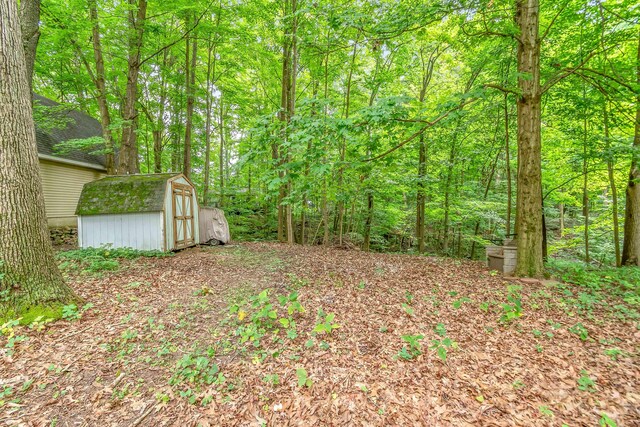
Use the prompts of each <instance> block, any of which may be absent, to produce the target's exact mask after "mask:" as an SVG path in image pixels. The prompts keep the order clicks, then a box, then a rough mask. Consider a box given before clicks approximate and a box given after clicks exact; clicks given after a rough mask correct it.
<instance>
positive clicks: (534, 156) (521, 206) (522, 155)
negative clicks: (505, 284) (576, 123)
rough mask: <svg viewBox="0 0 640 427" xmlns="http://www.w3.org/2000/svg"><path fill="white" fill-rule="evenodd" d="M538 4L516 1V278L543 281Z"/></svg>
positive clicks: (534, 1) (529, 0)
mask: <svg viewBox="0 0 640 427" xmlns="http://www.w3.org/2000/svg"><path fill="white" fill-rule="evenodd" d="M538 13H539V0H517V3H516V16H515V21H516V25H517V26H518V28H519V29H520V36H519V38H518V54H517V56H518V89H519V92H520V96H519V97H518V102H517V107H518V108H517V110H518V181H517V184H518V185H517V197H516V199H517V200H516V230H517V233H518V237H517V247H518V249H517V251H518V252H517V253H518V261H517V265H516V271H515V273H516V275H518V276H527V277H542V276H543V274H544V264H543V260H542V230H541V228H542V165H541V163H542V159H541V142H540V114H541V111H540V110H541V96H542V94H541V88H540V38H539V34H538V31H539V28H538V27H539V15H538Z"/></svg>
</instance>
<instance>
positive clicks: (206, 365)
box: [169, 352, 227, 406]
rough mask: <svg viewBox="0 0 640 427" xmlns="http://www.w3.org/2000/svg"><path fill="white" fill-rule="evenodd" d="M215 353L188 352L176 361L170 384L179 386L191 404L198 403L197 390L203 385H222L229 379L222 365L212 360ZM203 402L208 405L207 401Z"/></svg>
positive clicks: (180, 393) (182, 395)
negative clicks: (221, 368)
mask: <svg viewBox="0 0 640 427" xmlns="http://www.w3.org/2000/svg"><path fill="white" fill-rule="evenodd" d="M214 355H215V354H214V353H212V352H208V354H207V355H204V354H201V353H199V352H194V353H187V354H185V355H183V356H182V358H180V359H179V360H178V361H177V362H176V364H175V366H174V368H173V375H172V376H171V379H169V384H170V385H171V386H174V387H177V388H179V395H180V396H181V397H184V398H186V399H187V401H188V402H189V403H191V404H195V403H196V401H197V399H198V396H197V394H196V392H197V391H199V390H201V389H202V387H205V386H210V385H216V386H220V385H222V384H224V383H225V382H226V381H227V379H226V378H225V376H224V374H223V373H222V372H221V371H220V367H219V366H218V365H217V364H216V363H215V362H214V361H213V360H212V357H213V356H214ZM192 387H193V388H194V389H195V392H194V389H192ZM201 403H202V405H203V406H206V402H205V401H203V402H201Z"/></svg>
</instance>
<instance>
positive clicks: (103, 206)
mask: <svg viewBox="0 0 640 427" xmlns="http://www.w3.org/2000/svg"><path fill="white" fill-rule="evenodd" d="M178 175H180V174H179V173H156V174H146V175H144V174H138V175H113V176H107V177H105V178H101V179H98V180H97V181H92V182H89V183H87V184H85V185H84V187H83V189H82V194H81V195H80V200H79V201H78V208H77V209H76V215H102V214H122V213H138V212H160V211H162V209H163V207H164V196H165V191H166V184H167V180H169V179H170V178H173V177H175V176H178Z"/></svg>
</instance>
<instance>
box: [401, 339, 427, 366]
mask: <svg viewBox="0 0 640 427" xmlns="http://www.w3.org/2000/svg"><path fill="white" fill-rule="evenodd" d="M423 339H424V335H422V334H418V335H402V341H404V342H406V343H407V344H408V345H409V346H408V347H407V346H406V345H403V346H402V349H401V350H400V352H399V353H398V355H397V356H396V358H400V359H404V360H412V359H415V358H416V357H418V356H420V355H421V354H422V346H421V345H420V341H421V340H423Z"/></svg>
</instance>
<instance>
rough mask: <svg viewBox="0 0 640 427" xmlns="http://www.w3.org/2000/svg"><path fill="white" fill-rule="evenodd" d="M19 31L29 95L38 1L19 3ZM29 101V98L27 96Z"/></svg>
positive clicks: (35, 42)
mask: <svg viewBox="0 0 640 427" xmlns="http://www.w3.org/2000/svg"><path fill="white" fill-rule="evenodd" d="M19 13H20V30H21V32H22V47H23V49H24V59H25V63H26V66H27V81H28V84H29V93H31V92H32V91H33V67H34V64H35V62H36V50H37V49H38V40H39V39H40V0H21V1H20V12H19ZM29 99H31V96H29Z"/></svg>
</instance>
